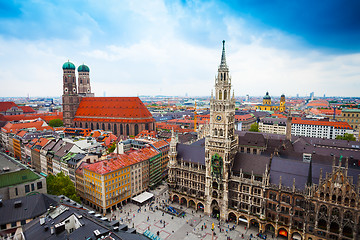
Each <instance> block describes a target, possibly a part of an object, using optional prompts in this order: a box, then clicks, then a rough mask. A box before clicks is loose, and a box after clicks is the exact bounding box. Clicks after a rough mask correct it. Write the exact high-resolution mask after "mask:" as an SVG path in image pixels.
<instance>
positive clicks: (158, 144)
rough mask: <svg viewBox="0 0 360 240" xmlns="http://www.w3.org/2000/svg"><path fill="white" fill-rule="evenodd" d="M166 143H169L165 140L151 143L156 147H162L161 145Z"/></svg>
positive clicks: (163, 145)
mask: <svg viewBox="0 0 360 240" xmlns="http://www.w3.org/2000/svg"><path fill="white" fill-rule="evenodd" d="M166 145H169V143H168V142H166V141H165V140H162V141H158V142H155V143H153V146H154V147H156V148H162V147H165V146H166Z"/></svg>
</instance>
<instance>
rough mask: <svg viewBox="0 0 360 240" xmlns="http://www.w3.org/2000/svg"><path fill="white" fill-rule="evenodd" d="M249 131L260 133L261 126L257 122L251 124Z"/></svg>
mask: <svg viewBox="0 0 360 240" xmlns="http://www.w3.org/2000/svg"><path fill="white" fill-rule="evenodd" d="M249 131H250V132H258V131H259V124H257V123H256V122H255V123H253V124H251V126H250V129H249Z"/></svg>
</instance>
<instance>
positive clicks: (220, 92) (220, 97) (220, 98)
mask: <svg viewBox="0 0 360 240" xmlns="http://www.w3.org/2000/svg"><path fill="white" fill-rule="evenodd" d="M219 100H222V91H221V90H219Z"/></svg>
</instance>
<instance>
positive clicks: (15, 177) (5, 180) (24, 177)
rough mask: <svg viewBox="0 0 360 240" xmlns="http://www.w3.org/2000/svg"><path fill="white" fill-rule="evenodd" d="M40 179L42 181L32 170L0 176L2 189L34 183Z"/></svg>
mask: <svg viewBox="0 0 360 240" xmlns="http://www.w3.org/2000/svg"><path fill="white" fill-rule="evenodd" d="M38 179H40V176H38V175H37V174H36V173H34V172H33V171H31V170H30V169H24V170H20V171H14V172H9V173H3V174H1V175H0V188H3V187H8V186H14V185H18V184H22V183H26V182H33V181H35V180H38Z"/></svg>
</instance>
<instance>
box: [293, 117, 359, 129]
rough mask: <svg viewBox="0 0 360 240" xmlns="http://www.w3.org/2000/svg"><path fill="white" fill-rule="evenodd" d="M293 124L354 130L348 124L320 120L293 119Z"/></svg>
mask: <svg viewBox="0 0 360 240" xmlns="http://www.w3.org/2000/svg"><path fill="white" fill-rule="evenodd" d="M291 123H292V124H304V125H317V126H333V127H334V128H339V129H352V128H351V126H350V125H349V124H348V123H347V122H330V121H319V120H303V119H301V118H293V119H292V122H291Z"/></svg>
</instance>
